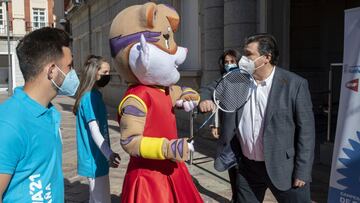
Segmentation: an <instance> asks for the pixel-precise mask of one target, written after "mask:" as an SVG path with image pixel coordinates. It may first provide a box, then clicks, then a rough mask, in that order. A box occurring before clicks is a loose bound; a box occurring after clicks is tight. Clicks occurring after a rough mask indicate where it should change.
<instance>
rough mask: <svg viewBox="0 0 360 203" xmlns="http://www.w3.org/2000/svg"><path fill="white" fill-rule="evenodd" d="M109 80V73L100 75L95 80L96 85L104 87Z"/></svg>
mask: <svg viewBox="0 0 360 203" xmlns="http://www.w3.org/2000/svg"><path fill="white" fill-rule="evenodd" d="M109 82H110V75H100V79H99V80H98V81H96V85H97V86H98V87H105V86H106V85H107V84H108V83H109Z"/></svg>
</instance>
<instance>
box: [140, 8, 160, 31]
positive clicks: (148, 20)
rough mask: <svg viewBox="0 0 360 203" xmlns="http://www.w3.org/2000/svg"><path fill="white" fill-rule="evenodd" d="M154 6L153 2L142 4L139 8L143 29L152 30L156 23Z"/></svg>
mask: <svg viewBox="0 0 360 203" xmlns="http://www.w3.org/2000/svg"><path fill="white" fill-rule="evenodd" d="M156 13H157V9H156V4H155V3H153V2H148V3H146V4H144V5H143V6H142V8H141V15H142V17H143V19H144V22H145V27H147V28H154V25H155V21H156V15H157V14H156Z"/></svg>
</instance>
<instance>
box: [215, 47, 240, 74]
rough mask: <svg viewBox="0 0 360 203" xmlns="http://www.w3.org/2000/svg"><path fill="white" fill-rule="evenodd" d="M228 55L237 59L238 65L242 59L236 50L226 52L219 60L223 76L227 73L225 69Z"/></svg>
mask: <svg viewBox="0 0 360 203" xmlns="http://www.w3.org/2000/svg"><path fill="white" fill-rule="evenodd" d="M228 55H229V56H232V57H234V58H235V60H236V64H237V63H238V62H239V60H240V57H241V55H240V53H239V52H238V51H236V50H235V49H228V50H225V51H224V53H223V54H222V55H221V56H220V58H219V68H220V72H221V74H224V73H225V72H226V71H225V68H224V67H225V57H226V56H228Z"/></svg>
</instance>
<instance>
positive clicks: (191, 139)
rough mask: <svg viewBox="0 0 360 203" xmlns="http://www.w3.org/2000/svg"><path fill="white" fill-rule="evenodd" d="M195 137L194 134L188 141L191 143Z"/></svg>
mask: <svg viewBox="0 0 360 203" xmlns="http://www.w3.org/2000/svg"><path fill="white" fill-rule="evenodd" d="M194 138H195V137H194V136H192V137H190V138H189V139H187V142H188V143H190V142H191V141H193V140H194Z"/></svg>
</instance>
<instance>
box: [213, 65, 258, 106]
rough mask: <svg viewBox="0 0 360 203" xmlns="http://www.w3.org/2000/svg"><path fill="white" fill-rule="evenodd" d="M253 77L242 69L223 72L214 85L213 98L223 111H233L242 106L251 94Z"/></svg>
mask: <svg viewBox="0 0 360 203" xmlns="http://www.w3.org/2000/svg"><path fill="white" fill-rule="evenodd" d="M253 87H254V79H253V77H252V75H251V74H249V73H248V72H247V71H245V70H243V69H236V70H233V71H231V72H229V73H227V74H225V75H224V76H223V77H222V78H221V80H220V81H219V82H218V84H217V85H216V87H215V90H214V92H213V99H214V103H215V104H216V106H217V107H218V108H219V109H220V110H222V111H224V112H235V111H237V110H238V109H240V108H241V107H243V106H244V105H245V104H246V102H247V101H248V100H249V98H250V96H251V93H252V91H251V89H252V88H253Z"/></svg>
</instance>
